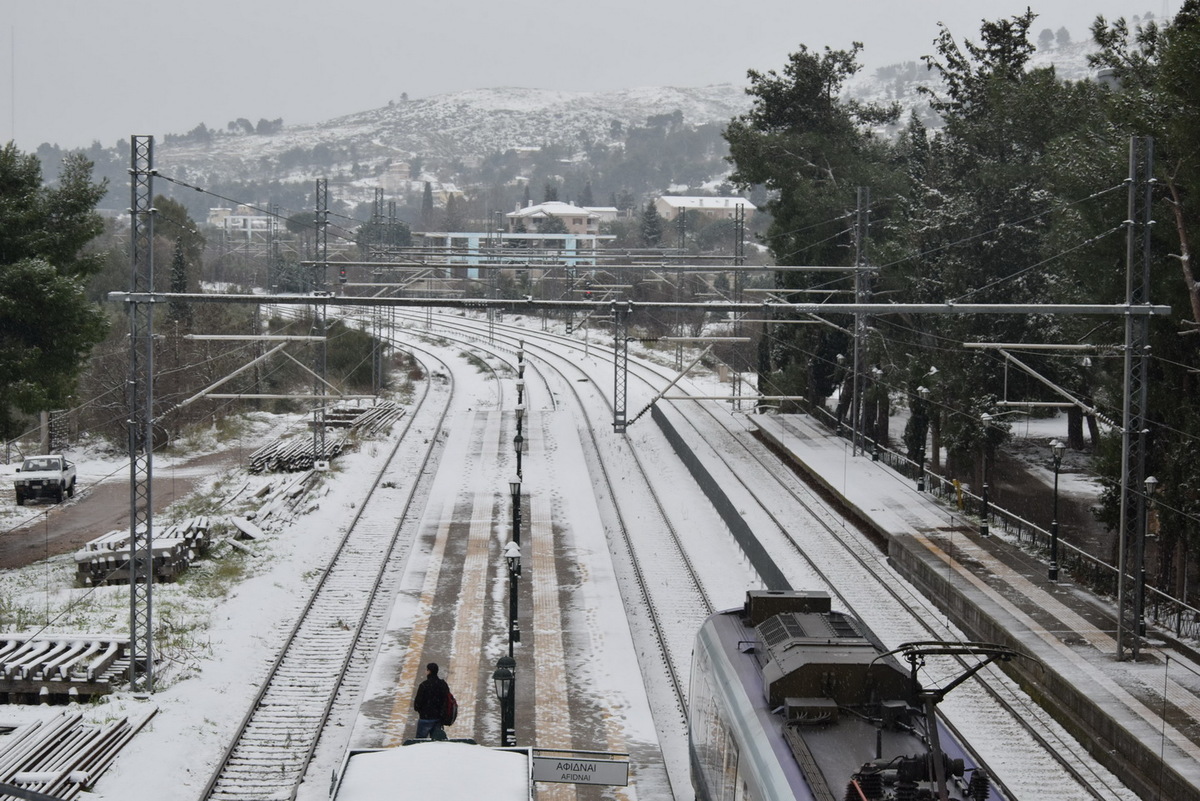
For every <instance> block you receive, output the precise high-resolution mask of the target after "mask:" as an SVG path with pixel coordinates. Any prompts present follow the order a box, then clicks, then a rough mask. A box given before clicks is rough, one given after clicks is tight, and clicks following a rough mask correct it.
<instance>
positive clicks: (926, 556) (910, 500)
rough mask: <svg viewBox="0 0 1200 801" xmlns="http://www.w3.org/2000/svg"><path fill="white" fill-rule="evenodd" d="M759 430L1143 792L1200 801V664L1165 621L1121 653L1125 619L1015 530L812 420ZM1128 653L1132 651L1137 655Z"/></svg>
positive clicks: (782, 421) (788, 420)
mask: <svg viewBox="0 0 1200 801" xmlns="http://www.w3.org/2000/svg"><path fill="white" fill-rule="evenodd" d="M752 420H753V422H754V423H755V425H757V427H758V429H759V431H760V432H761V433H762V435H763V436H764V437H766V438H767V439H768V440H769V441H771V442H773V443H774V444H775V445H776V446H778V447H779V448H780V449H781V450H782V451H784V452H786V453H787V454H789V455H790V456H791V457H792V458H793V459H794V460H795V462H796V464H797V465H799V466H800V467H801V468H802V469H803V470H804V471H805V472H806V473H807V474H808V475H809V476H810V477H811V478H812V479H814V480H815V481H817V482H818V483H819V484H821V485H822V486H824V487H825V489H827V490H828V491H829V492H831V493H833V494H835V495H836V496H838V497H839V498H841V499H842V500H843V502H844V503H845V505H846V507H847V509H848V510H849V511H850V512H851V513H853V514H854V515H855V516H857V517H858V518H859V519H860V520H861V521H862V522H863V523H864V524H866V525H868V526H870V527H871V528H873V529H874V530H875V531H876V532H877V533H878V534H879V535H881V536H882V537H883V538H884V539H886V541H887V547H888V556H889V559H890V561H891V563H892V564H893V565H894V567H895V568H896V570H897V571H898V572H899V573H901V574H902V575H903V576H904V578H906V579H907V580H908V581H910V582H912V583H913V584H914V585H916V586H917V587H919V588H920V589H921V590H922V591H923V592H924V593H925V594H926V595H927V596H928V597H930V598H931V599H932V600H933V601H934V602H935V603H936V604H937V605H938V607H939V608H940V609H941V610H942V611H943V612H944V613H945V614H946V615H947V616H948V617H949V618H950V619H951V620H952V622H954V623H955V624H956V625H957V626H959V627H960V628H961V629H962V630H963V631H965V632H966V633H967V635H968V636H969V637H971V638H972V639H975V640H980V641H989V642H996V643H1000V644H1003V645H1007V646H1009V647H1011V648H1013V649H1015V650H1016V651H1018V652H1019V653H1021V654H1023V655H1024V656H1025V657H1026V658H1023V659H1016V660H1013V661H1012V662H1010V663H1008V669H1009V671H1010V672H1011V673H1012V674H1013V675H1014V676H1015V677H1016V678H1017V680H1018V681H1020V682H1021V684H1022V686H1023V687H1024V688H1025V689H1026V690H1027V691H1028V692H1029V693H1030V694H1031V695H1032V696H1033V697H1034V698H1035V699H1036V700H1037V701H1038V702H1039V703H1041V704H1042V705H1044V706H1046V707H1047V708H1049V709H1051V710H1052V711H1053V713H1054V715H1055V717H1057V718H1058V719H1059V720H1060V722H1062V723H1063V725H1064V726H1065V727H1066V728H1067V729H1068V730H1070V731H1071V732H1073V733H1074V734H1075V735H1076V736H1077V737H1078V738H1079V739H1080V740H1081V741H1082V742H1083V743H1085V745H1086V746H1087V747H1088V749H1089V751H1090V752H1091V753H1092V755H1093V756H1094V757H1096V758H1097V759H1098V760H1099V761H1100V762H1102V763H1103V764H1105V765H1106V766H1107V767H1109V768H1110V769H1111V770H1113V772H1114V773H1116V774H1117V775H1118V776H1119V777H1120V778H1121V779H1122V780H1123V781H1125V782H1126V783H1127V784H1128V785H1129V786H1130V787H1131V788H1132V789H1134V791H1135V792H1137V793H1138V794H1139V795H1140V796H1141V797H1143V798H1155V797H1157V798H1171V799H1177V800H1181V799H1200V697H1198V693H1200V665H1198V664H1197V661H1196V659H1195V653H1194V652H1193V651H1191V650H1190V649H1188V648H1186V647H1184V646H1183V645H1181V644H1178V643H1171V642H1168V641H1167V639H1165V638H1160V637H1158V636H1156V633H1155V632H1154V631H1153V630H1151V631H1150V632H1149V635H1150V636H1149V639H1148V640H1147V641H1145V642H1144V644H1143V647H1142V648H1141V649H1140V659H1139V660H1138V661H1136V662H1134V661H1128V660H1126V661H1118V660H1117V658H1116V628H1117V625H1116V614H1115V608H1114V605H1113V604H1112V603H1111V601H1110V599H1105V598H1098V597H1096V596H1095V595H1093V594H1092V593H1090V592H1089V591H1087V590H1086V589H1084V588H1082V587H1080V586H1079V585H1076V584H1074V583H1073V582H1071V581H1070V576H1068V575H1065V574H1064V575H1062V576H1061V577H1060V581H1058V582H1051V581H1050V580H1049V578H1048V576H1047V570H1046V564H1045V562H1044V561H1042V560H1041V559H1038V558H1036V557H1034V556H1033V555H1031V554H1029V553H1026V552H1024V551H1022V550H1021V549H1020V548H1018V547H1017V546H1016V544H1015V543H1013V542H1010V541H1008V540H1006V539H1004V538H1003V537H1002V536H996V535H993V536H989V537H982V536H980V534H979V527H978V524H977V521H974V520H972V519H971V518H968V517H965V516H964V515H963V514H962V513H961V512H959V511H958V510H957V509H950V508H948V507H946V506H944V505H943V504H941V503H940V502H939V501H938V500H937V499H936V498H934V497H933V496H931V495H929V494H927V493H922V492H918V491H917V490H916V488H915V486H914V484H913V482H912V481H911V479H909V478H907V477H906V476H902V475H900V474H898V473H897V472H895V471H894V470H892V469H891V468H889V467H887V466H886V465H885V464H883V463H882V462H877V461H873V460H872V459H871V457H870V455H869V454H862V453H861V452H860V454H859V455H853V454H852V452H851V445H850V443H849V442H848V441H847V440H846V439H844V438H841V437H838V436H836V435H835V434H833V433H832V432H829V431H827V430H826V429H824V428H823V427H821V426H819V425H818V424H816V423H815V422H814V421H813V420H812V419H811V418H809V417H808V416H806V415H778V416H775V415H760V416H754V417H753V418H752ZM1127 655H1128V652H1127Z"/></svg>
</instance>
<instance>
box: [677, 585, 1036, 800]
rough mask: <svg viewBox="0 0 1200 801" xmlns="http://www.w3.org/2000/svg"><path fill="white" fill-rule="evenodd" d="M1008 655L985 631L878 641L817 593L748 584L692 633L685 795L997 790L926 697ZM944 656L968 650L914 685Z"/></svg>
mask: <svg viewBox="0 0 1200 801" xmlns="http://www.w3.org/2000/svg"><path fill="white" fill-rule="evenodd" d="M897 655H900V656H903V657H904V658H905V659H907V660H908V662H909V666H908V669H907V670H906V669H905V667H904V666H903V665H902V664H901V663H900V661H899V660H898V659H897ZM1012 655H1013V653H1012V652H1011V651H1009V650H1008V649H1005V648H1002V647H1000V646H994V645H989V644H986V643H910V644H908V645H905V646H903V647H901V648H899V649H896V650H894V651H888V650H887V649H886V648H884V647H883V645H882V644H881V643H880V642H879V640H878V639H877V638H876V636H875V635H874V634H873V633H872V632H871V631H870V630H869V629H867V627H866V626H865V625H864V624H863V623H862V622H861V621H860V620H858V619H857V618H855V617H853V616H851V615H849V614H846V613H844V612H838V611H834V610H833V609H832V602H831V599H830V597H829V595H828V594H827V593H824V592H794V591H767V590H763V591H751V592H748V593H747V594H746V602H745V605H744V606H743V607H742V608H739V609H733V610H729V611H726V612H721V613H718V614H716V615H713V616H711V617H710V618H709V619H708V620H707V621H706V622H705V623H704V625H703V626H702V627H701V630H700V632H699V634H698V635H697V639H696V648H695V655H694V664H693V669H692V697H691V702H690V704H689V717H690V719H689V729H690V738H689V739H690V742H689V750H690V753H691V761H692V777H693V784H694V785H695V789H696V794H697V798H698V799H701V800H702V801H725V799H735V798H736V799H741V798H747V799H753V800H754V801H767V800H770V801H784V800H785V799H786V800H787V801H792V800H793V799H805V801H841V799H843V798H845V799H854V801H885V800H887V801H890V800H891V799H895V800H896V801H904V800H906V799H918V798H927V799H937V800H938V801H1000V800H1001V799H1005V798H1007V795H1006V794H1004V793H1003V791H1002V789H1001V788H1000V787H998V786H997V785H995V784H994V782H993V780H992V778H991V777H990V776H989V773H988V771H987V770H986V768H985V767H984V766H983V765H982V763H981V762H980V761H979V759H978V758H977V757H976V756H975V755H974V754H973V753H972V752H971V751H970V750H969V749H968V747H967V746H966V744H965V743H963V742H961V740H960V738H959V737H957V736H956V734H955V733H954V732H953V731H952V730H951V729H950V728H949V726H948V725H947V724H946V723H945V722H944V721H943V720H942V719H941V718H940V717H939V716H938V715H937V710H936V705H937V703H938V702H940V701H941V699H942V698H943V697H944V696H945V694H946V693H947V692H949V691H950V690H952V689H953V688H954V687H956V686H958V685H959V684H961V683H962V682H963V681H965V680H966V679H967V678H969V677H970V676H971V675H974V674H975V673H976V672H978V670H980V669H981V668H982V667H983V666H984V665H986V664H988V663H990V662H991V661H993V660H996V659H1007V658H1010V657H1011V656H1012ZM953 656H967V657H976V658H977V659H975V660H974V661H973V662H972V664H971V665H970V666H969V667H968V668H967V669H966V671H965V673H963V675H960V676H958V678H955V679H954V680H952V681H950V682H949V683H947V684H945V685H943V686H941V687H939V688H932V689H926V688H923V687H922V686H921V684H920V681H919V680H918V671H919V670H920V669H921V668H922V667H924V666H925V664H926V660H927V659H930V660H932V659H940V658H941V657H953ZM946 667H949V663H946V662H944V661H939V668H941V669H943V672H944V668H946ZM954 667H955V668H956V669H957V668H958V667H959V666H958V665H954ZM930 721H935V722H936V725H930Z"/></svg>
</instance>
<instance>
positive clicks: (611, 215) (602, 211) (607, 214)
mask: <svg viewBox="0 0 1200 801" xmlns="http://www.w3.org/2000/svg"><path fill="white" fill-rule="evenodd" d="M584 209H586V210H587V211H588V213H589V214H595V215H596V216H597V217H598V218H600V219H599V222H602V223H606V222H612V221H613V220H616V219H617V218H618V217H619V216H621V210H620V209H618V208H617V207H616V206H584Z"/></svg>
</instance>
